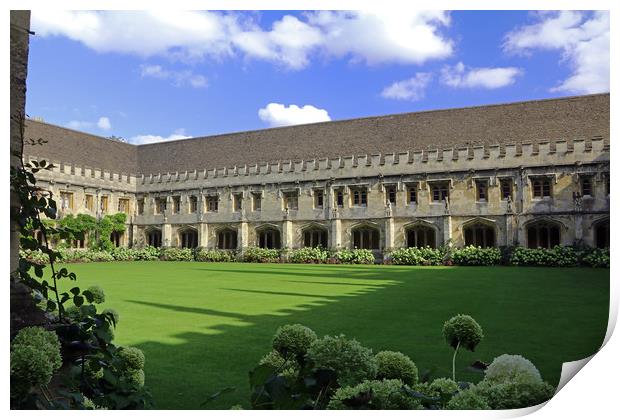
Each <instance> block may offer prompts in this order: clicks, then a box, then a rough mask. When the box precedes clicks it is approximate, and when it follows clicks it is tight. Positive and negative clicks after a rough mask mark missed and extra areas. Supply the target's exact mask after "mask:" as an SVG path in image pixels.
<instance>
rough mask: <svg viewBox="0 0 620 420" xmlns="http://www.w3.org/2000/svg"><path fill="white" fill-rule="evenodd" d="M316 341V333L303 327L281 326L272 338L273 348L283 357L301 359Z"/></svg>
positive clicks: (298, 325) (297, 325) (299, 325)
mask: <svg viewBox="0 0 620 420" xmlns="http://www.w3.org/2000/svg"><path fill="white" fill-rule="evenodd" d="M316 340H317V336H316V333H315V332H314V331H312V329H310V328H308V327H306V326H304V325H301V324H289V325H283V326H281V327H279V328H278V329H277V331H276V333H275V335H274V337H273V348H274V350H276V351H277V352H278V353H280V354H281V355H282V356H284V357H288V356H289V355H294V356H296V357H303V356H304V354H306V352H307V351H308V349H309V348H310V345H311V344H312V343H313V342H315V341H316Z"/></svg>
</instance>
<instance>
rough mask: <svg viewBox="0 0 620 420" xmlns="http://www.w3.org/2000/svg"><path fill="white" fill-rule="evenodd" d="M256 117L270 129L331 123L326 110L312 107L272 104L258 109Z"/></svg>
mask: <svg viewBox="0 0 620 420" xmlns="http://www.w3.org/2000/svg"><path fill="white" fill-rule="evenodd" d="M258 116H259V118H260V119H261V120H263V121H264V122H266V123H267V124H269V126H271V127H278V126H283V125H298V124H309V123H315V122H323V121H331V118H330V116H329V114H328V113H327V111H326V110H324V109H319V108H316V107H314V106H312V105H304V106H302V107H299V106H297V105H290V106H286V105H283V104H278V103H273V102H272V103H270V104H269V105H267V106H266V107H265V108H261V109H259V110H258Z"/></svg>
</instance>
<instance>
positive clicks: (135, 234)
mask: <svg viewBox="0 0 620 420" xmlns="http://www.w3.org/2000/svg"><path fill="white" fill-rule="evenodd" d="M137 243H138V226H137V225H135V224H132V225H131V242H130V244H129V245H130V246H131V247H132V248H133V246H134V245H136V244H137Z"/></svg>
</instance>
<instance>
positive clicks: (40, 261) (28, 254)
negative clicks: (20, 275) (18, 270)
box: [19, 249, 50, 265]
mask: <svg viewBox="0 0 620 420" xmlns="http://www.w3.org/2000/svg"><path fill="white" fill-rule="evenodd" d="M19 257H20V258H23V259H25V260H26V261H28V262H31V263H32V264H36V265H47V264H49V263H50V257H49V255H47V254H46V253H44V252H43V251H41V250H36V251H32V250H30V249H27V250H21V249H20V250H19Z"/></svg>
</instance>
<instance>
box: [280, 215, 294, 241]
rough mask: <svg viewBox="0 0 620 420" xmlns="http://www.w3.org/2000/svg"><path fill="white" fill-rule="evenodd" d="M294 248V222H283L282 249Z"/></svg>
mask: <svg viewBox="0 0 620 420" xmlns="http://www.w3.org/2000/svg"><path fill="white" fill-rule="evenodd" d="M292 247H293V222H292V221H290V220H284V221H283V222H282V248H292Z"/></svg>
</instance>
